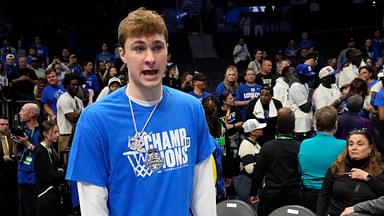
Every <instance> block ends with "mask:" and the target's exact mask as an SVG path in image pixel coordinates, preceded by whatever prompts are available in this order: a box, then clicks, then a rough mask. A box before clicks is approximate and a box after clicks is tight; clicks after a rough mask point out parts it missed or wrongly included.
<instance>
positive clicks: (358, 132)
mask: <svg viewBox="0 0 384 216" xmlns="http://www.w3.org/2000/svg"><path fill="white" fill-rule="evenodd" d="M367 133H368V129H367V128H359V129H354V130H352V131H350V132H349V135H352V134H367Z"/></svg>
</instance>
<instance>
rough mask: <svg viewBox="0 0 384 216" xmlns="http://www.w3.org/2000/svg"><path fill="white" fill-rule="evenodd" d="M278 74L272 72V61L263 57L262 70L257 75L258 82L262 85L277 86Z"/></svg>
mask: <svg viewBox="0 0 384 216" xmlns="http://www.w3.org/2000/svg"><path fill="white" fill-rule="evenodd" d="M276 79H277V76H275V75H274V74H272V61H271V60H268V59H263V62H262V63H261V71H260V73H258V74H257V75H256V81H255V82H256V84H258V85H260V86H264V85H267V86H269V87H271V88H272V87H273V86H275V83H276Z"/></svg>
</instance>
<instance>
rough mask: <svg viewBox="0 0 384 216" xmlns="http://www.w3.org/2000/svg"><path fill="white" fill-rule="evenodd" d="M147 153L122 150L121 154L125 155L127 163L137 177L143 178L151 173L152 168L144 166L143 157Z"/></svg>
mask: <svg viewBox="0 0 384 216" xmlns="http://www.w3.org/2000/svg"><path fill="white" fill-rule="evenodd" d="M146 154H147V153H140V152H136V151H129V152H124V153H123V155H125V156H127V158H128V160H129V163H130V164H131V166H132V168H133V170H134V171H135V174H136V176H137V177H142V178H145V177H146V176H151V175H152V170H151V169H149V168H147V167H146V166H145V158H146Z"/></svg>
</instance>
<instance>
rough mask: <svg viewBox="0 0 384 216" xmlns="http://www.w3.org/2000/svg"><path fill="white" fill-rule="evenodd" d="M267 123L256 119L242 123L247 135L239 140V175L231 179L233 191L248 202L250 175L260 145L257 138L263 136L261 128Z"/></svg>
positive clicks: (250, 183)
mask: <svg viewBox="0 0 384 216" xmlns="http://www.w3.org/2000/svg"><path fill="white" fill-rule="evenodd" d="M265 126H267V124H265V123H260V122H258V121H257V120H256V119H248V120H247V121H245V122H244V124H243V129H244V133H245V134H247V137H246V138H244V139H243V140H242V141H241V144H240V147H239V157H240V160H241V162H240V175H239V176H237V177H235V178H234V179H233V183H234V186H235V191H236V193H237V195H238V196H239V199H240V200H243V201H245V202H249V197H250V193H251V186H252V179H251V177H252V175H253V172H254V169H255V166H257V165H256V160H257V157H258V155H259V153H260V149H261V146H260V145H259V143H258V142H257V139H258V138H260V137H261V136H263V128H265Z"/></svg>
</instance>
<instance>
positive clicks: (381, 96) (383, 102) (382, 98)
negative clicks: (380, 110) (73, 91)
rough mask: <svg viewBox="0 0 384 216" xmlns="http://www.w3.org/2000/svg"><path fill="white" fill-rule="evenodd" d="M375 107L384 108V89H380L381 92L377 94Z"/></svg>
mask: <svg viewBox="0 0 384 216" xmlns="http://www.w3.org/2000/svg"><path fill="white" fill-rule="evenodd" d="M373 105H375V106H384V89H380V91H379V92H377V94H376V97H375V101H374V102H373Z"/></svg>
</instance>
